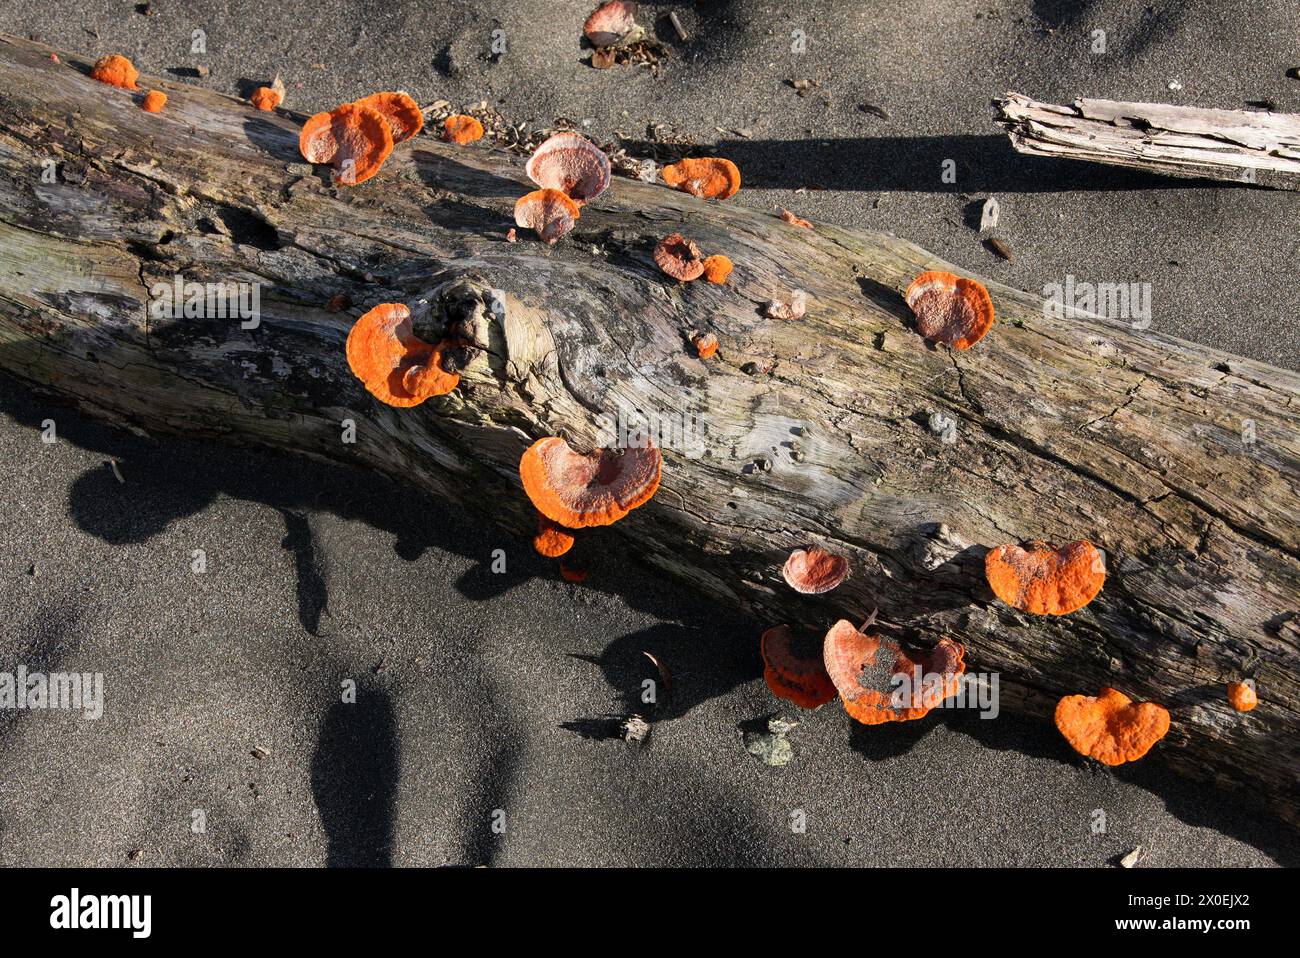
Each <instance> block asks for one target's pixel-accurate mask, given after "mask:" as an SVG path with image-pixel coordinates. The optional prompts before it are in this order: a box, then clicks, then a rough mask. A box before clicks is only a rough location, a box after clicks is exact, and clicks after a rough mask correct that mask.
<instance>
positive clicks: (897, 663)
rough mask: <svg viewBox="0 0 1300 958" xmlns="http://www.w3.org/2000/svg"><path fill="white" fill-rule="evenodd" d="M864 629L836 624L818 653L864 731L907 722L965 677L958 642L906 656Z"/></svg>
mask: <svg viewBox="0 0 1300 958" xmlns="http://www.w3.org/2000/svg"><path fill="white" fill-rule="evenodd" d="M866 629H867V625H866V624H864V625H863V626H862V627H861V628H855V627H854V625H853V623H852V622H849V621H848V620H847V619H840V620H839V621H838V622H836V623H835V624H834V625H833V626H831V629H830V631H829V632H827V633H826V641H825V645H824V647H823V653H822V654H823V656H824V662H825V665H826V674H827V675H829V676H830V677H831V681H832V682H833V683H834V684H835V689H836V691H838V692H839V694H840V698H841V699H843V701H844V710H845V711H846V712H848V713H849V715H850V716H852V717H853V718H854V719H856V720H857V721H859V722H861V723H862V724H864V725H880V724H882V723H884V722H910V721H914V720H915V719H919V718H922V717H924V716H925V715H927V714H928V713H929V712H930V710H931V709H933V708H935V707H936V706H938V705H940V704H942V702H943V701H944V699H948V698H951V697H952V696H954V695H956V694H957V691H958V689H959V687H960V682H961V676H962V674H963V673H965V671H966V649H965V647H964V646H963V645H962V644H961V643H960V642H955V641H953V640H952V639H940V640H939V642H938V643H936V644H935V646H934V648H932V649H928V650H924V651H909V650H907V649H904V648H903V647H902V646H901V645H900V644H898V643H897V642H895V641H893V640H892V639H884V638H881V637H880V636H876V635H868V634H867V631H866ZM902 677H905V678H906V681H905V682H904V681H902Z"/></svg>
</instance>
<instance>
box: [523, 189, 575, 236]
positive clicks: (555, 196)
mask: <svg viewBox="0 0 1300 958" xmlns="http://www.w3.org/2000/svg"><path fill="white" fill-rule="evenodd" d="M580 215H581V213H580V211H579V210H578V205H577V204H576V203H574V202H573V200H571V199H569V197H568V196H567V195H565V194H564V193H562V192H560V191H559V190H549V189H548V190H533V192H531V193H525V194H524V195H523V196H521V197H519V199H517V200H516V201H515V225H516V226H521V227H523V228H524V229H530V230H533V231H534V232H535V233H537V235H538V236H539V237H541V239H542V240H543V242H546V243H548V244H553V243H556V242H558V241H559V240H560V239H562V238H563V237H564V236H565V235H567V234H568V233H569V232H570V231H571V230H572V229H573V226H574V224H575V223H576V222H577V220H578V217H579V216H580Z"/></svg>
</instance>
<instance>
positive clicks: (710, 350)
mask: <svg viewBox="0 0 1300 958" xmlns="http://www.w3.org/2000/svg"><path fill="white" fill-rule="evenodd" d="M691 345H692V346H694V347H695V355H697V356H699V357H700V358H701V359H712V358H713V354H714V353H716V352H717V351H718V337H717V336H714V335H713V334H712V333H696V334H695V335H694V336H692V337H691Z"/></svg>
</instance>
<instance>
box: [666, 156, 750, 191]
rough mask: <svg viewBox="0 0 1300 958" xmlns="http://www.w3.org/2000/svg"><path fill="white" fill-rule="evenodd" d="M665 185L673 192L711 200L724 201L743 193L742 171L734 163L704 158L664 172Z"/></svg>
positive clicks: (677, 164) (671, 165) (686, 162)
mask: <svg viewBox="0 0 1300 958" xmlns="http://www.w3.org/2000/svg"><path fill="white" fill-rule="evenodd" d="M663 178H664V182H665V183H667V184H668V185H669V186H671V187H673V188H674V189H678V190H681V191H682V192H684V193H690V194H691V195H692V196H699V197H701V198H703V199H708V200H725V199H727V198H728V197H732V196H735V195H736V194H737V193H739V192H740V170H739V168H737V166H736V164H735V163H732V162H731V160H727V159H723V158H722V157H720V156H702V157H699V158H697V159H693V160H681V161H680V162H677V163H670V164H668V165H667V166H665V167H664V168H663Z"/></svg>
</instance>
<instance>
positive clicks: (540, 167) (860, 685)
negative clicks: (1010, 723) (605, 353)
mask: <svg viewBox="0 0 1300 958" xmlns="http://www.w3.org/2000/svg"><path fill="white" fill-rule="evenodd" d="M635 10H636V5H635V4H634V3H628V2H624V0H611V2H608V3H604V4H602V5H601V6H600V7H599V8H598V9H597V10H596V11H595V12H594V13H593V14H592V15H591V17H590V18H589V19H588V21H587V24H586V28H585V32H586V34H587V36H588V37H589V38H591V39H592V41H593V42H594V43H596V44H597V45H598V46H608V45H610V44H612V43H614V42H617V40H618V38H619V37H621V36H624V35H626V33H627V32H628V31H629V30H630V29H631V28H632V26H634V21H633V20H632V16H633V14H634V13H635ZM610 38H613V39H610ZM601 41H608V42H601ZM51 59H52V60H54V61H55V62H58V59H57V57H56V56H54V55H53V54H52V55H51ZM90 75H91V77H92V78H93V79H95V80H97V81H99V82H101V83H106V84H109V85H111V86H115V87H120V88H122V89H125V90H131V91H138V90H139V89H140V87H139V85H138V83H137V80H138V79H139V75H140V74H139V71H137V70H136V68H135V66H134V64H132V63H131V61H130V60H128V59H127V58H126V57H124V56H120V55H117V54H112V55H109V56H104V57H101V58H100V59H99V60H98V61H97V62H96V63H95V65H94V68H93V69H92V70H91V74H90ZM283 100H284V85H283V83H281V82H280V79H279V77H276V78H275V80H274V81H273V82H272V85H271V86H270V87H259V88H258V89H257V90H255V91H254V92H253V95H252V97H251V102H252V104H253V105H254V106H255V107H256V108H257V109H259V110H273V109H275V108H276V107H278V106H279V105H280V104H281V103H282V102H283ZM166 101H167V96H166V94H164V93H161V92H159V91H156V90H155V91H150V92H148V93H147V94H146V95H145V96H144V97H143V98H142V100H141V106H142V107H143V108H144V109H145V110H148V111H150V112H154V113H156V112H158V111H160V110H161V109H162V108H163V104H165V103H166ZM423 126H424V115H423V113H421V111H420V108H419V105H418V104H416V102H415V101H414V100H413V99H412V98H411V97H410V96H408V95H407V94H406V93H402V92H384V93H374V94H371V95H370V96H367V97H363V98H362V99H360V100H357V101H355V102H353V103H345V104H343V105H342V106H339V107H337V108H336V109H334V110H332V111H329V112H326V113H317V114H316V115H315V116H313V117H311V118H310V119H309V120H308V121H307V122H306V124H304V126H303V128H302V133H301V134H300V136H299V141H298V142H299V149H300V150H301V151H302V155H303V156H304V157H305V158H306V159H307V161H308V162H310V163H330V164H332V165H333V166H334V169H335V174H334V179H335V181H336V182H338V183H342V184H345V185H348V186H354V185H356V184H358V183H363V182H365V181H366V180H368V179H370V178H371V177H372V176H374V175H375V174H376V173H377V172H378V171H379V168H380V167H381V166H382V165H383V162H384V160H386V159H387V158H388V155H389V154H390V153H391V152H392V149H393V144H394V143H400V142H402V141H403V140H407V139H410V138H411V137H413V136H415V134H417V133H419V132H420V130H421V129H422V128H423ZM482 136H483V126H482V124H481V123H480V122H479V121H478V120H477V119H475V118H474V117H472V116H467V115H463V114H456V115H453V116H450V117H448V118H447V119H446V120H445V121H444V122H443V138H444V139H445V140H448V141H449V142H453V143H469V142H472V141H474V140H478V139H479V138H481V137H482ZM526 172H527V173H528V176H529V178H530V179H531V180H532V181H533V182H534V183H536V184H537V186H538V187H539V189H537V190H535V191H533V192H531V193H528V194H527V195H525V196H523V197H521V198H520V199H519V200H518V202H516V204H515V223H516V224H517V225H518V226H521V227H525V228H527V229H532V230H534V231H535V232H536V233H537V234H538V236H540V237H541V238H542V239H543V240H544V241H545V242H547V243H555V242H557V241H558V240H559V239H560V238H561V237H563V236H564V235H565V234H566V233H568V232H569V231H570V230H571V229H572V228H573V225H574V221H576V220H577V219H578V217H579V215H580V211H581V207H582V206H583V204H584V203H586V202H588V201H590V200H592V199H594V198H595V197H596V196H598V195H599V194H600V193H602V192H603V191H604V190H605V188H606V187H608V185H609V179H610V165H609V159H608V157H606V156H605V154H604V153H603V152H602V151H601V150H600V149H599V148H598V147H596V146H595V145H594V144H593V143H591V142H590V141H589V140H587V139H586V138H585V137H582V136H580V135H578V134H577V133H573V132H571V131H563V132H560V133H557V134H555V135H554V136H552V137H550V138H549V139H547V140H546V141H544V142H543V143H542V144H541V145H540V146H538V147H537V149H536V150H535V151H534V152H533V155H532V157H531V158H530V159H529V161H528V164H527V166H526ZM662 175H663V179H664V182H666V183H667V184H668V185H669V186H672V187H674V188H676V189H679V190H682V191H684V192H687V193H691V194H692V195H694V196H696V197H701V198H706V199H718V200H723V199H727V198H729V197H731V196H734V195H735V194H736V192H737V191H739V189H740V171H739V169H737V167H736V165H735V164H734V163H733V162H731V161H730V160H727V159H723V158H721V157H699V158H693V159H684V160H681V161H679V162H677V163H673V164H670V165H668V166H665V167H664V168H663V171H662ZM781 218H782V219H783V220H784V221H785V222H787V223H789V224H791V225H793V226H797V227H801V228H808V227H810V226H811V225H812V224H811V223H809V222H808V221H807V220H805V219H801V218H799V217H797V216H795V215H794V214H793V213H791V212H790V211H789V210H786V209H782V210H781ZM512 232H513V231H512ZM654 259H655V262H656V263H657V264H658V266H659V268H660V269H661V270H663V271H664V272H665V273H666V274H668V275H669V276H672V277H673V278H675V279H678V280H682V281H687V282H689V281H691V280H695V279H698V278H699V277H700V276H704V277H706V278H707V279H708V280H710V281H711V282H714V283H725V282H726V281H727V277H728V276H729V275H730V274H731V270H732V263H731V261H730V260H729V259H727V257H725V256H720V255H715V256H709V257H703V256H702V255H701V253H700V250H699V247H698V246H696V244H695V243H694V242H693V241H691V240H689V239H687V238H685V237H684V236H682V235H681V234H679V233H673V234H671V235H669V236H667V237H665V238H664V239H663V240H661V241H660V242H659V244H658V245H657V246H656V247H655V251H654ZM904 298H905V299H906V301H907V304H908V306H909V307H910V308H911V309H912V312H913V313H914V314H915V316H916V325H917V329H918V331H919V332H920V333H921V335H922V336H924V337H925V338H926V339H928V340H931V341H932V342H940V343H945V344H947V345H949V346H952V347H953V348H954V349H969V348H970V347H971V346H973V345H974V344H975V343H977V342H979V340H980V339H982V338H983V336H984V335H985V334H986V333H987V332H988V331H989V329H991V328H992V326H993V301H992V299H991V298H990V297H989V293H988V290H986V289H985V288H984V286H983V285H982V284H981V283H979V282H977V281H975V280H973V279H967V278H965V277H961V276H956V275H954V274H952V273H946V272H939V271H927V272H924V273H922V274H921V275H919V276H917V277H916V279H915V280H913V281H912V283H911V285H909V286H908V288H907V291H906V293H905V294H904ZM691 342H692V344H693V345H694V346H695V349H696V352H697V353H698V355H699V356H700V357H701V358H702V359H708V358H709V357H711V356H712V355H713V354H714V353H715V352H716V351H717V348H718V341H717V337H716V336H714V335H712V334H696V335H694V336H693V337H692V339H691ZM458 345H460V344H459V343H457V342H455V341H452V340H444V341H442V342H440V343H437V344H430V343H426V342H424V341H422V340H420V339H419V338H418V337H416V335H415V332H414V329H413V327H412V324H411V314H410V310H409V309H408V308H407V307H406V306H404V305H402V304H400V303H381V304H379V305H377V306H375V307H374V308H373V309H371V310H369V311H368V312H366V313H365V314H364V315H362V316H361V317H360V318H359V319H358V320H357V321H356V323H355V324H354V325H353V326H352V329H351V331H350V332H349V333H348V338H347V347H346V352H347V360H348V366H349V368H350V369H351V370H352V372H353V374H354V375H355V376H356V377H357V378H358V379H360V380H361V382H362V383H363V384H364V385H365V387H366V389H367V390H368V391H369V392H370V393H371V394H373V395H374V396H375V397H377V398H378V399H380V400H381V401H382V402H384V403H387V404H388V405H390V406H397V407H409V406H417V405H419V404H420V403H422V402H424V401H425V400H426V399H428V398H430V397H431V396H441V395H444V394H446V393H449V392H451V391H452V390H453V389H455V388H456V386H457V385H458V384H459V382H460V374H459V372H457V371H456V370H455V368H454V364H452V363H449V362H445V361H444V354H445V353H446V352H447V351H449V350H450V349H454V348H456V347H457V346H458ZM662 466H663V460H662V456H661V454H660V452H659V450H658V449H656V448H655V447H654V446H653V445H652V444H650V443H649V442H647V443H646V444H644V445H643V446H639V447H627V448H622V449H599V450H595V451H593V452H589V453H583V452H579V451H577V450H574V449H572V448H570V446H569V444H568V443H567V442H566V441H565V440H564V439H562V438H560V437H549V438H545V439H539V440H537V441H536V442H535V443H533V444H532V445H531V446H530V447H529V448H528V449H527V450H526V451H525V452H524V454H523V457H522V458H521V459H520V462H519V477H520V479H521V481H522V483H523V487H524V491H525V492H526V493H527V495H528V498H529V499H530V500H531V501H532V503H533V506H534V507H535V508H536V509H537V513H538V518H537V534H536V535H535V536H534V537H533V545H534V548H535V549H536V550H537V552H538V553H539V554H541V555H543V556H547V557H552V558H558V557H560V556H563V555H565V554H566V553H567V552H568V551H569V550H570V549H571V548H572V547H573V544H574V541H575V537H574V530H576V529H582V528H586V527H590V526H605V525H610V524H612V523H614V522H617V521H618V520H620V519H622V518H623V517H624V516H626V515H627V514H628V513H629V512H631V511H632V510H633V509H635V508H637V507H638V506H641V505H643V504H645V503H646V502H648V501H649V500H650V499H651V497H653V496H654V494H655V492H656V491H657V490H658V488H659V480H660V475H661V472H662ZM984 571H985V577H986V579H987V580H988V584H989V587H990V588H991V589H992V590H993V593H994V594H995V595H996V596H997V597H998V598H999V599H1000V600H1002V601H1003V602H1005V603H1006V604H1007V605H1009V606H1011V607H1012V608H1015V609H1019V610H1020V611H1022V612H1029V613H1031V614H1034V615H1068V614H1070V613H1072V612H1075V611H1078V610H1079V609H1081V608H1083V607H1084V606H1086V605H1087V604H1088V603H1089V602H1091V601H1092V600H1093V598H1095V597H1096V595H1097V594H1098V593H1099V592H1100V591H1101V587H1102V584H1103V583H1104V582H1105V579H1106V568H1105V562H1104V560H1103V558H1102V555H1101V553H1100V552H1099V551H1098V550H1097V549H1096V548H1095V547H1094V546H1092V544H1091V543H1089V542H1087V541H1086V540H1079V541H1077V542H1071V543H1069V544H1068V545H1065V546H1063V547H1061V548H1060V549H1055V548H1053V547H1052V546H1050V545H1048V544H1046V543H1043V542H1038V541H1035V542H1032V543H1030V544H1029V546H1028V548H1024V547H1022V546H1021V545H1019V544H1014V543H1011V544H1007V545H1001V546H998V547H997V548H995V549H991V550H990V551H989V553H988V554H987V556H986V557H985V563H984ZM560 572H561V574H562V576H563V577H564V578H565V579H566V580H567V581H570V582H581V581H583V580H584V579H585V578H586V576H587V570H586V568H585V567H583V566H580V565H577V564H564V563H563V562H562V564H561V568H560ZM848 573H849V563H848V560H847V559H845V558H844V557H842V556H837V555H835V554H833V553H830V552H827V551H826V550H824V549H818V548H810V549H806V550H804V549H798V550H795V551H794V552H792V553H791V555H790V557H789V558H788V559H787V560H786V562H785V565H784V567H783V568H782V576H783V577H784V579H785V581H786V582H787V583H788V584H789V585H790V587H791V588H793V589H795V590H796V591H798V592H802V593H805V594H809V595H817V594H821V593H825V592H828V591H830V590H832V589H834V588H836V587H837V586H839V585H840V584H841V583H842V582H843V581H844V580H845V579H846V578H847V577H848ZM870 624H871V622H870V620H869V621H868V622H867V623H864V624H863V625H862V626H860V627H855V626H854V625H853V624H852V623H850V622H849V621H848V620H845V619H841V620H839V621H838V622H836V623H835V624H834V625H833V626H832V627H831V629H830V631H828V632H827V633H826V635H825V636H824V637H823V638H822V639H821V641H820V643H813V644H812V645H811V646H808V645H807V643H804V646H806V647H801V643H800V640H799V638H798V637H796V635H795V634H794V632H793V631H792V630H791V629H790V628H789V627H788V626H784V625H781V626H776V627H774V628H771V629H768V630H767V631H766V632H764V633H763V637H762V640H761V643H760V650H761V653H762V657H763V662H764V678H765V679H766V682H767V685H768V687H769V688H770V689H771V690H772V691H773V693H775V694H776V695H777V696H779V697H781V698H784V699H788V700H790V701H792V702H794V703H795V704H796V705H799V706H800V707H803V708H818V707H820V706H821V705H824V704H825V703H826V702H829V701H830V700H831V699H833V698H835V697H836V696H837V695H838V696H839V697H840V699H841V700H842V701H843V702H844V708H845V710H846V711H847V712H848V713H849V715H851V716H852V717H853V718H854V719H856V720H857V721H859V722H862V723H864V724H868V725H875V724H880V723H882V722H902V721H911V720H914V719H918V718H921V717H922V716H924V715H925V714H927V713H928V712H929V711H930V710H931V709H933V708H934V707H936V706H937V705H939V704H940V703H942V702H943V701H944V700H946V699H948V698H951V697H952V696H953V695H955V694H957V690H958V685H959V682H960V677H961V675H962V674H963V673H964V672H965V670H966V665H965V648H964V647H963V646H962V645H961V643H959V642H956V641H954V640H952V639H948V638H944V639H941V640H940V641H939V642H938V643H937V644H935V645H934V646H933V647H932V648H930V649H928V650H910V649H906V648H904V646H903V645H902V644H901V643H899V642H896V641H894V640H892V639H887V638H882V637H880V636H878V635H872V634H869V626H870ZM901 676H908V677H911V676H917V677H922V680H921V682H920V683H919V687H916V688H911V689H910V691H909V692H907V693H906V694H902V695H900V693H899V691H898V690H897V689H896V688H895V687H896V686H897V685H899V684H900V683H899V678H900V677H901ZM902 685H903V688H908V687H909V685H908V684H907V683H902ZM1227 696H1228V700H1229V702H1230V703H1231V705H1232V707H1233V708H1235V709H1236V710H1238V711H1239V712H1249V711H1250V710H1252V709H1254V708H1255V707H1256V705H1257V704H1258V702H1259V700H1258V698H1257V696H1256V693H1255V688H1254V684H1253V683H1252V682H1233V683H1231V684H1229V685H1228V687H1227ZM1056 726H1057V728H1058V729H1059V730H1060V731H1061V734H1062V735H1063V736H1065V739H1066V741H1068V742H1069V743H1070V745H1071V746H1072V747H1073V748H1074V749H1075V750H1076V751H1078V752H1079V753H1080V754H1082V755H1087V756H1089V757H1092V758H1095V759H1097V760H1098V761H1100V762H1103V763H1105V764H1107V765H1119V764H1122V763H1124V762H1130V761H1133V760H1135V759H1138V758H1141V757H1142V756H1143V755H1145V754H1146V753H1147V751H1148V750H1149V749H1150V748H1151V746H1152V745H1154V744H1155V743H1156V742H1157V741H1159V740H1160V739H1161V738H1163V737H1164V736H1165V734H1166V733H1167V732H1168V731H1169V712H1168V710H1167V709H1165V708H1164V707H1162V706H1160V705H1156V704H1154V703H1152V702H1142V703H1139V704H1134V703H1133V701H1132V700H1131V699H1129V698H1128V697H1127V696H1126V695H1124V694H1122V693H1121V692H1117V691H1116V690H1114V689H1110V688H1105V689H1102V690H1101V692H1100V693H1099V694H1098V695H1096V696H1084V695H1067V696H1065V697H1064V698H1062V699H1061V700H1060V702H1059V703H1058V704H1057V707H1056Z"/></svg>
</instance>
